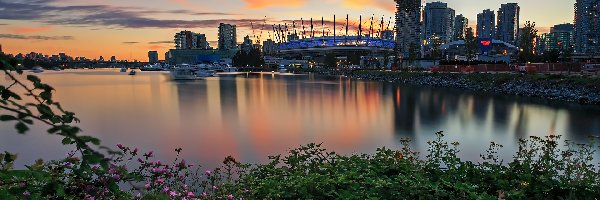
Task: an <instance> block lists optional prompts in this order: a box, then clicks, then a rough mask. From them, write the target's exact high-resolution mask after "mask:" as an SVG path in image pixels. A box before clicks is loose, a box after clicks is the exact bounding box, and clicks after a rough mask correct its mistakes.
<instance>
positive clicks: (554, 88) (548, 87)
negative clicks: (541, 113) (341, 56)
mask: <svg viewBox="0 0 600 200" xmlns="http://www.w3.org/2000/svg"><path fill="white" fill-rule="evenodd" d="M317 73H319V74H322V75H331V76H346V77H348V78H352V79H362V80H371V81H379V82H391V83H397V84H406V85H414V86H428V87H433V88H453V89H461V90H465V91H470V92H483V93H488V94H494V95H515V96H518V97H528V98H537V99H543V100H547V101H555V102H566V103H577V104H580V105H600V79H599V78H591V77H581V76H565V75H543V74H512V73H511V74H508V73H506V74H489V73H469V74H463V73H427V72H389V71H367V70H361V71H321V72H317Z"/></svg>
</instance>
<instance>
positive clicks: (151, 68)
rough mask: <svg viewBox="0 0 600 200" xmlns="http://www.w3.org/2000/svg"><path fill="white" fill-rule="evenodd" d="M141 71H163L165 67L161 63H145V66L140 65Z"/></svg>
mask: <svg viewBox="0 0 600 200" xmlns="http://www.w3.org/2000/svg"><path fill="white" fill-rule="evenodd" d="M140 70H141V71H163V70H164V69H163V67H162V65H160V63H157V64H154V65H145V66H143V67H140Z"/></svg>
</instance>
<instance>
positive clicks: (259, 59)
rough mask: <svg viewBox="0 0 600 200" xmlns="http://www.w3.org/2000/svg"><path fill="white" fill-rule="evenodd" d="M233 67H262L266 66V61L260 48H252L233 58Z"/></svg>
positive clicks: (238, 53)
mask: <svg viewBox="0 0 600 200" xmlns="http://www.w3.org/2000/svg"><path fill="white" fill-rule="evenodd" d="M232 62H233V65H234V66H238V67H246V66H250V67H261V66H263V65H264V64H265V60H264V58H263V56H262V54H261V52H260V49H258V48H251V49H250V50H248V51H243V50H242V51H238V52H237V53H236V54H235V56H233V61H232Z"/></svg>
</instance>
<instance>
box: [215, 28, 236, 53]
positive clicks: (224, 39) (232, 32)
mask: <svg viewBox="0 0 600 200" xmlns="http://www.w3.org/2000/svg"><path fill="white" fill-rule="evenodd" d="M235 48H237V34H236V25H231V24H224V23H221V24H219V50H229V49H235Z"/></svg>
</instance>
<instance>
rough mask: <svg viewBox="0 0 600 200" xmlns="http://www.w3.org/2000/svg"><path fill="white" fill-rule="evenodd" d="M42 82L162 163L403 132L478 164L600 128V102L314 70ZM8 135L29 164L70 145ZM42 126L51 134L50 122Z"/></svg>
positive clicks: (373, 144) (109, 75)
mask: <svg viewBox="0 0 600 200" xmlns="http://www.w3.org/2000/svg"><path fill="white" fill-rule="evenodd" d="M42 78H43V80H44V81H46V82H48V83H50V84H51V85H53V86H55V88H56V89H57V91H58V92H57V94H56V97H57V98H58V100H59V101H61V102H62V103H63V105H67V107H68V108H69V109H70V110H73V111H75V112H76V113H77V114H78V115H79V117H80V118H81V119H82V120H83V122H82V124H80V126H81V127H82V128H83V129H84V130H85V133H86V134H91V135H94V136H96V137H99V138H101V139H102V141H103V142H104V144H107V145H111V144H116V143H123V144H131V145H133V146H138V147H140V148H142V149H149V150H150V149H151V150H154V151H155V152H157V153H158V157H159V159H163V160H168V159H170V158H173V156H174V152H173V150H174V149H175V148H177V147H182V148H184V150H185V151H184V152H185V153H184V157H185V158H187V159H188V160H199V161H202V163H204V164H208V163H213V164H216V163H220V162H221V161H222V159H223V158H224V157H225V156H228V155H232V156H234V157H237V158H239V160H241V161H244V162H264V161H266V158H267V155H274V154H281V153H285V151H287V150H288V149H290V148H294V147H298V146H299V145H303V144H307V143H310V142H316V143H324V145H325V147H327V148H330V149H332V150H335V151H336V152H340V153H370V152H373V151H374V150H375V149H376V148H377V147H381V146H387V147H391V148H395V147H397V146H398V142H399V139H400V138H404V137H408V138H412V139H413V140H414V145H415V147H416V148H417V149H418V150H420V151H425V150H426V144H425V142H426V141H428V140H431V139H433V137H434V133H435V132H437V131H445V132H446V134H447V136H448V139H449V140H453V141H460V142H461V143H462V144H463V151H462V154H461V156H463V157H465V158H468V159H473V160H476V159H477V158H478V156H479V153H480V152H481V151H482V150H484V149H485V148H486V146H487V143H489V142H491V141H495V142H499V143H501V144H504V145H505V147H506V148H505V149H506V150H505V151H503V152H502V153H505V157H509V155H510V154H511V153H513V152H514V151H515V149H516V146H515V141H516V140H517V139H518V138H522V137H528V136H531V135H536V136H544V135H548V134H563V135H565V138H566V139H570V140H575V141H578V142H582V141H585V140H586V137H587V135H600V115H599V114H600V112H599V111H598V109H597V108H594V107H581V106H575V105H544V104H539V103H535V102H531V101H528V100H517V99H514V98H511V97H496V96H489V95H478V94H473V93H466V92H462V91H456V90H448V89H431V88H422V87H410V86H399V85H395V84H389V83H379V82H370V81H361V80H351V79H346V78H341V77H319V76H315V75H313V74H309V75H279V74H277V73H249V74H241V75H238V76H235V75H228V76H223V77H215V78H208V79H207V80H202V81H191V82H173V81H170V80H168V75H167V74H164V73H145V72H143V73H140V74H139V75H136V76H135V77H131V76H126V75H122V74H120V73H118V72H116V71H84V72H81V71H73V72H67V73H55V74H42ZM0 131H1V132H2V133H3V134H4V135H3V140H1V141H0V150H9V151H12V152H24V153H23V154H22V155H23V156H21V157H22V158H23V157H25V161H22V163H20V164H25V163H30V162H31V161H33V160H34V159H36V158H38V156H43V157H46V158H47V157H54V158H58V157H61V156H63V155H64V153H65V151H66V150H65V149H62V148H57V149H46V148H43V147H44V146H28V147H27V148H25V147H24V145H22V144H23V143H25V142H24V141H26V140H23V137H26V138H27V140H30V141H34V142H36V143H44V144H45V146H48V145H50V146H52V145H53V144H59V141H58V139H57V138H53V137H49V136H47V135H44V134H30V135H27V136H20V135H16V134H14V131H13V130H12V127H11V126H7V125H2V126H0ZM35 131H38V132H42V133H43V127H41V126H40V127H36V128H35ZM37 152H43V153H42V154H37ZM205 166H209V167H210V166H211V165H210V164H209V165H205Z"/></svg>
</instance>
